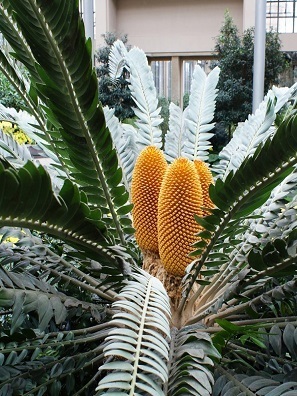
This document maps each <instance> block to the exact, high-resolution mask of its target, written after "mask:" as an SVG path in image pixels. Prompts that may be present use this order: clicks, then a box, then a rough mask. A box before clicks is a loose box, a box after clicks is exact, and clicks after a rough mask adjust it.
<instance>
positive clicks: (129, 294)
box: [96, 273, 170, 396]
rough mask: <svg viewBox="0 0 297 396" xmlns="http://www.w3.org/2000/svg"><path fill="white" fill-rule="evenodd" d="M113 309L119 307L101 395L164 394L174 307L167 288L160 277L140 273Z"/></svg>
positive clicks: (107, 350) (106, 350) (99, 389)
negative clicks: (170, 320)
mask: <svg viewBox="0 0 297 396" xmlns="http://www.w3.org/2000/svg"><path fill="white" fill-rule="evenodd" d="M119 297H120V300H119V301H118V302H115V303H113V305H112V308H113V309H115V310H119V313H115V314H114V316H113V319H112V321H111V325H112V326H113V327H114V329H113V330H112V331H110V333H109V335H108V337H107V338H106V346H105V348H104V354H105V358H107V359H109V360H108V362H107V363H105V364H104V365H103V366H102V367H101V370H102V371H103V372H105V371H107V375H106V376H104V377H103V378H102V379H101V381H100V382H99V385H98V387H97V389H96V390H97V395H116V394H119V393H121V392H128V394H129V395H131V396H132V395H136V394H147V395H164V393H163V390H162V387H163V385H164V384H165V383H166V382H167V381H168V371H167V362H168V358H169V345H168V341H169V338H170V329H169V316H170V306H169V301H168V297H167V295H166V292H165V289H164V288H163V286H162V284H161V282H160V281H159V280H157V279H156V278H153V277H150V276H148V275H147V274H146V273H138V274H137V275H136V276H135V280H133V281H129V282H128V284H127V286H125V287H124V288H123V290H122V292H121V293H120V295H119Z"/></svg>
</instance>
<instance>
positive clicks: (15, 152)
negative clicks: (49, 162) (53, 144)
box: [0, 130, 32, 164]
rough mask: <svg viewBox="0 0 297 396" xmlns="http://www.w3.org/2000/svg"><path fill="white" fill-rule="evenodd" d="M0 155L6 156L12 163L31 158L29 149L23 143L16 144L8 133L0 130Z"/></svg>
mask: <svg viewBox="0 0 297 396" xmlns="http://www.w3.org/2000/svg"><path fill="white" fill-rule="evenodd" d="M0 156H2V157H4V158H8V159H9V160H10V161H11V162H12V163H15V162H16V164H24V163H25V162H27V161H28V160H32V157H31V154H30V151H29V150H28V148H27V147H26V145H24V144H22V145H21V144H18V142H17V141H16V140H15V139H13V138H12V137H11V136H10V135H8V134H6V133H4V132H3V131H1V130H0Z"/></svg>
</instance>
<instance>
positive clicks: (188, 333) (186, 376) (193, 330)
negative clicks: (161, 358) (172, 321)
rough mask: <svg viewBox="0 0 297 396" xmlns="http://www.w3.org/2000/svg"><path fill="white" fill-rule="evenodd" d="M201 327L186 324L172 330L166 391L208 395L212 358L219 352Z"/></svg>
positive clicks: (199, 395)
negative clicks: (170, 357) (170, 356)
mask: <svg viewBox="0 0 297 396" xmlns="http://www.w3.org/2000/svg"><path fill="white" fill-rule="evenodd" d="M200 329H201V327H199V326H196V327H195V326H188V327H184V328H183V329H181V330H176V329H175V330H174V331H173V338H172V342H171V345H172V347H171V348H172V349H173V350H172V351H171V355H172V359H171V362H170V367H169V384H168V395H171V396H175V395H179V394H180V392H182V394H185V395H189V396H190V395H196V396H202V395H204V396H207V395H209V396H211V395H212V387H213V384H214V378H213V373H212V371H213V365H214V363H213V360H212V359H213V358H216V359H218V358H220V354H219V353H218V351H217V350H216V349H215V348H214V346H213V345H212V342H211V339H210V336H209V335H208V334H206V333H204V332H199V330H200Z"/></svg>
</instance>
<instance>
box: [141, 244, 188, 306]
mask: <svg viewBox="0 0 297 396" xmlns="http://www.w3.org/2000/svg"><path fill="white" fill-rule="evenodd" d="M142 254H143V265H142V269H144V270H145V271H146V272H148V273H149V274H150V275H152V276H154V277H156V278H158V279H159V280H160V281H161V282H162V283H163V285H164V287H165V289H166V291H167V294H168V296H169V298H170V301H171V306H172V309H173V310H175V309H176V308H177V306H178V304H179V301H180V298H181V280H182V277H179V276H174V275H171V274H169V273H168V272H167V271H166V269H165V268H164V267H163V264H162V262H161V260H160V257H159V255H158V254H157V253H155V252H151V251H149V250H143V251H142Z"/></svg>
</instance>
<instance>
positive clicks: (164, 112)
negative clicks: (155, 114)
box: [158, 97, 170, 145]
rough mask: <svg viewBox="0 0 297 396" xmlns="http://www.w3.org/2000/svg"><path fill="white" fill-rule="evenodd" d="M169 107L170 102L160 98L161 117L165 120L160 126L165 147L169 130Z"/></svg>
mask: <svg viewBox="0 0 297 396" xmlns="http://www.w3.org/2000/svg"><path fill="white" fill-rule="evenodd" d="M169 105H170V100H169V99H167V98H164V97H161V98H159V103H158V106H159V107H161V111H160V116H161V117H162V118H163V122H162V124H161V125H160V128H161V129H162V142H163V145H164V138H165V135H166V133H167V131H168V129H169Z"/></svg>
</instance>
